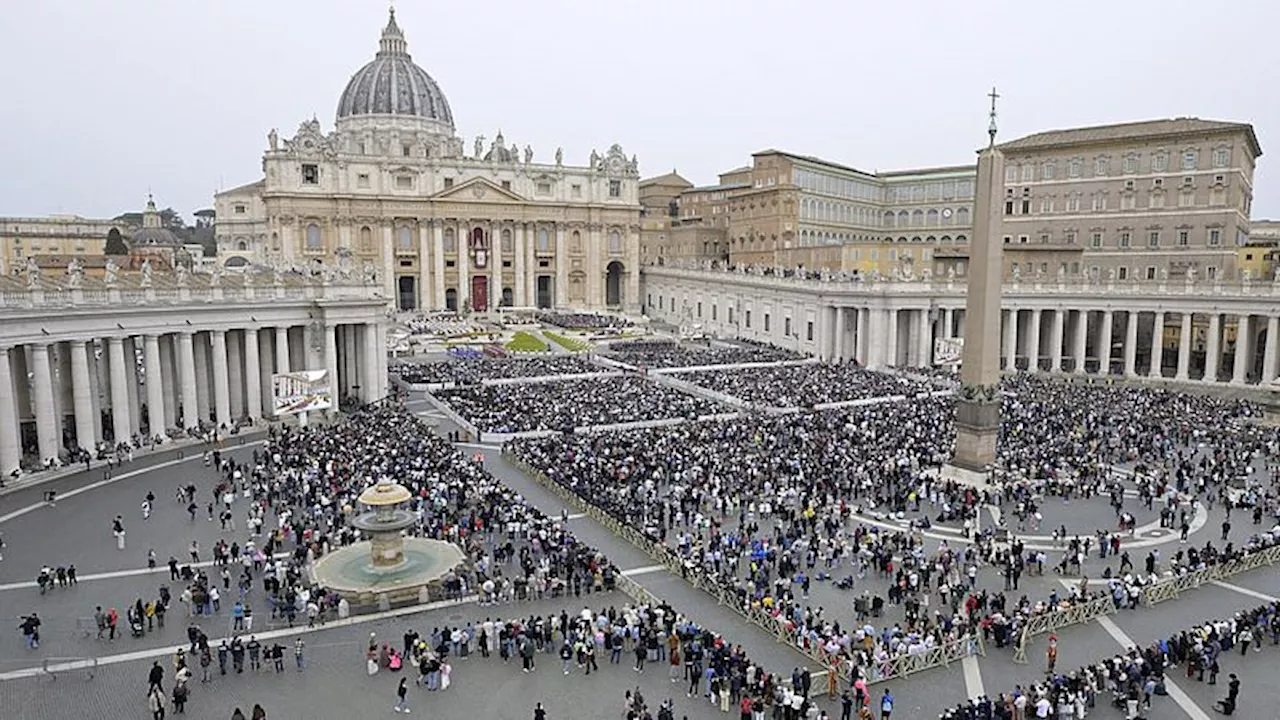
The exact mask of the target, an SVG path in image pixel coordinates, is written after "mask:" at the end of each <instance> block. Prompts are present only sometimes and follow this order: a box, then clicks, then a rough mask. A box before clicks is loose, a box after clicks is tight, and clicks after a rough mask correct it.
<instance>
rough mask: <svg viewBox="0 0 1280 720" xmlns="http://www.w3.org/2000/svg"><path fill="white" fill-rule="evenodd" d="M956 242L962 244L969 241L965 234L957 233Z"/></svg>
mask: <svg viewBox="0 0 1280 720" xmlns="http://www.w3.org/2000/svg"><path fill="white" fill-rule="evenodd" d="M956 242H957V243H959V244H961V245H963V244H965V243H967V242H969V238H967V237H965V236H963V235H957V236H956Z"/></svg>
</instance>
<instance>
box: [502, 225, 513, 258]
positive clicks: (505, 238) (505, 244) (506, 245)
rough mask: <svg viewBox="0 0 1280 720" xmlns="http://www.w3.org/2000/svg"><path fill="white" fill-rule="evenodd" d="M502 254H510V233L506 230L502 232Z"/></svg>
mask: <svg viewBox="0 0 1280 720" xmlns="http://www.w3.org/2000/svg"><path fill="white" fill-rule="evenodd" d="M502 252H504V253H509V252H511V231H510V230H508V229H506V228H503V230H502Z"/></svg>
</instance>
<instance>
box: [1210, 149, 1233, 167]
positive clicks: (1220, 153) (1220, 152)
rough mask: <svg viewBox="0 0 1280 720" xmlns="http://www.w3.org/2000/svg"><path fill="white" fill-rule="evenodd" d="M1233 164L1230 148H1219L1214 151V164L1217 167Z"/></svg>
mask: <svg viewBox="0 0 1280 720" xmlns="http://www.w3.org/2000/svg"><path fill="white" fill-rule="evenodd" d="M1230 164H1231V150H1230V148H1218V149H1216V150H1214V151H1213V166H1214V167H1216V168H1220V167H1226V166H1227V165H1230Z"/></svg>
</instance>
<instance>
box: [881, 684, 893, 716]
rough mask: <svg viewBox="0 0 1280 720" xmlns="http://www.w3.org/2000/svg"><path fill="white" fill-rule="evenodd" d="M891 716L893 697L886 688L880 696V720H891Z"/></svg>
mask: <svg viewBox="0 0 1280 720" xmlns="http://www.w3.org/2000/svg"><path fill="white" fill-rule="evenodd" d="M890 715H893V695H892V694H891V693H890V692H889V688H885V689H884V694H883V695H881V696H880V720H889V716H890Z"/></svg>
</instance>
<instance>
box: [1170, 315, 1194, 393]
mask: <svg viewBox="0 0 1280 720" xmlns="http://www.w3.org/2000/svg"><path fill="white" fill-rule="evenodd" d="M1192 318H1193V316H1192V314H1191V313H1189V312H1186V311H1185V310H1184V311H1183V313H1182V327H1181V328H1180V330H1179V332H1178V371H1177V374H1175V375H1174V376H1173V377H1174V379H1175V380H1184V381H1185V380H1190V379H1191V320H1192Z"/></svg>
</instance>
